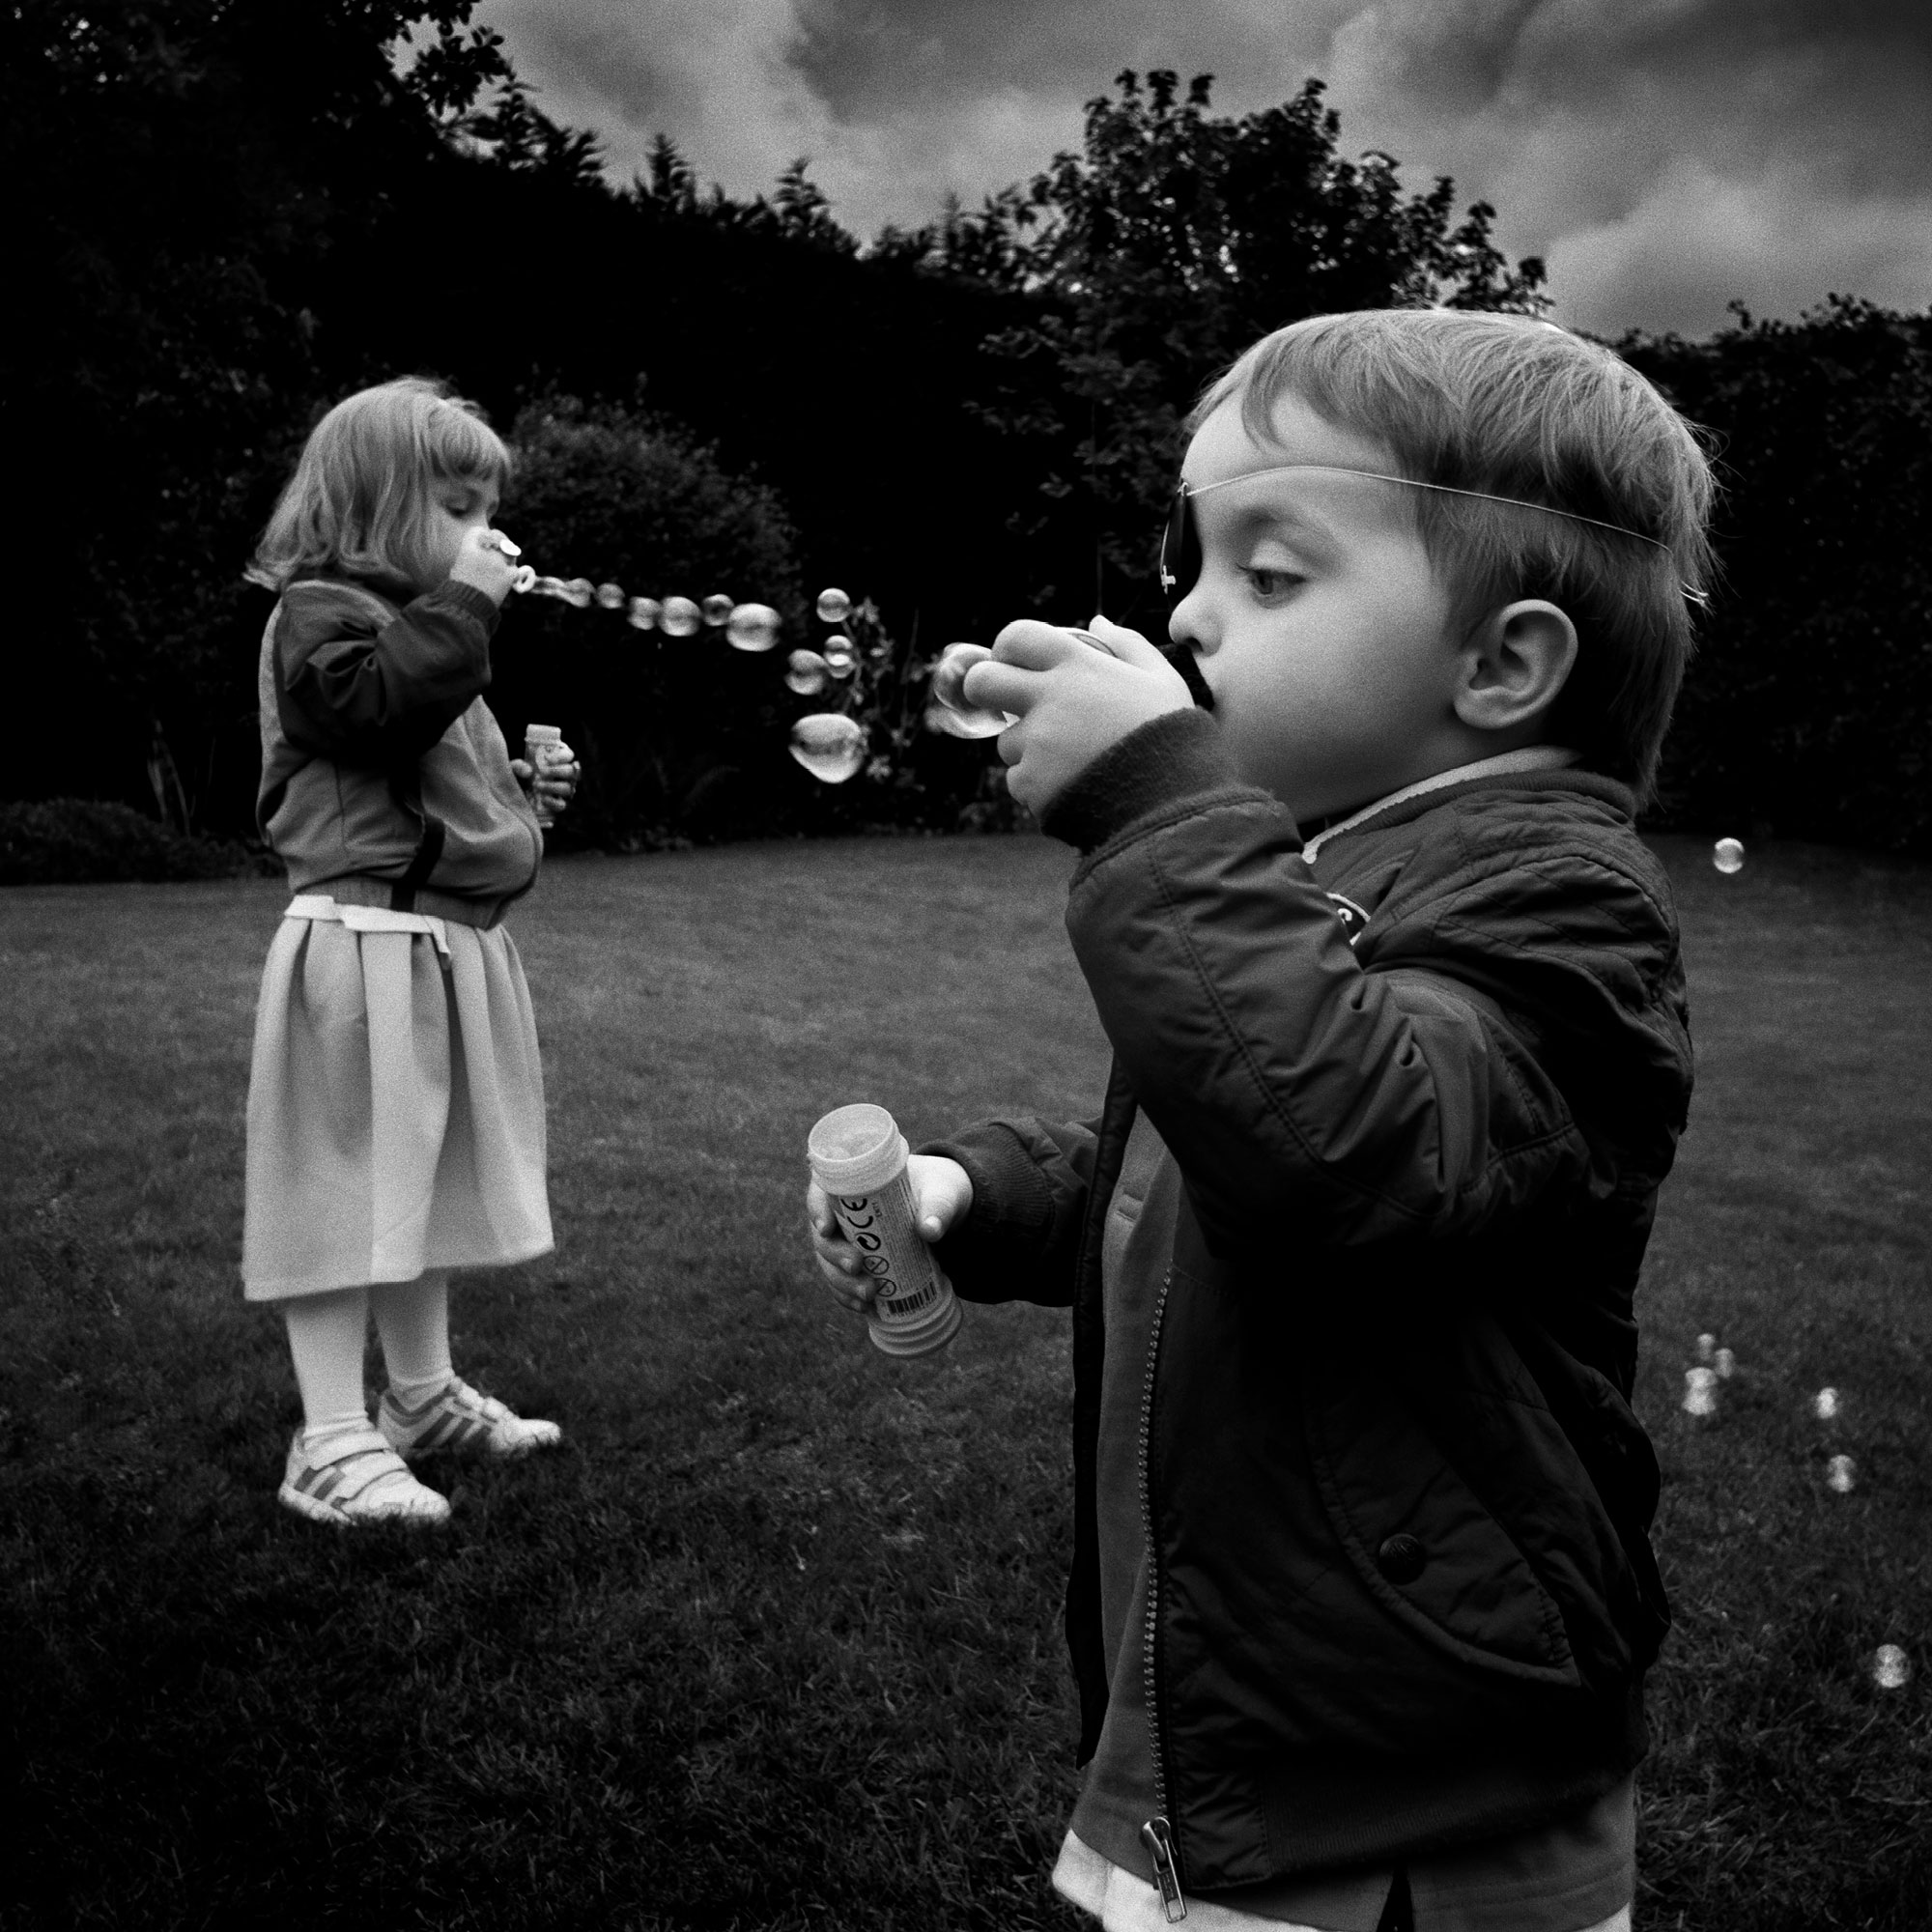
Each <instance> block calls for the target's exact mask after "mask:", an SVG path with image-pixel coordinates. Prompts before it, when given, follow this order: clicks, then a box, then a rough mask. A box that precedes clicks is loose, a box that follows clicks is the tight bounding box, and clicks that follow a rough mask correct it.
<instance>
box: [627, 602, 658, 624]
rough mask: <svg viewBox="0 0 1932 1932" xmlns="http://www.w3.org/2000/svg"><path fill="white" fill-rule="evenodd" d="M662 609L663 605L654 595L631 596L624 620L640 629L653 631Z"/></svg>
mask: <svg viewBox="0 0 1932 1932" xmlns="http://www.w3.org/2000/svg"><path fill="white" fill-rule="evenodd" d="M663 610H664V606H663V605H662V604H660V603H659V602H658V600H657V599H656V598H655V597H633V598H632V599H631V608H630V610H629V611H628V612H627V613H626V615H625V621H626V622H627V623H631V624H635V625H636V626H637V627H638V629H639V630H640V631H655V630H656V629H657V627H658V616H659V613H660V612H661V611H663Z"/></svg>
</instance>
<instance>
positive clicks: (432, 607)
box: [274, 583, 498, 767]
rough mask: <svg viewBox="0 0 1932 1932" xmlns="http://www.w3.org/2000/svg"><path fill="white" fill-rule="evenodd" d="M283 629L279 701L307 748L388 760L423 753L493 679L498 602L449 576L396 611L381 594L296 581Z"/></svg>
mask: <svg viewBox="0 0 1932 1932" xmlns="http://www.w3.org/2000/svg"><path fill="white" fill-rule="evenodd" d="M283 603H284V609H283V612H282V616H281V621H280V623H279V624H278V626H277V629H276V633H275V665H274V668H275V702H276V708H277V711H278V714H279V717H280V722H281V727H282V735H283V736H284V737H285V738H286V739H287V740H288V741H289V743H290V744H291V745H293V746H294V747H295V748H296V749H297V750H298V751H300V752H305V753H309V754H310V755H312V756H317V757H325V758H333V759H335V760H337V761H338V762H340V763H343V764H347V765H362V766H372V767H380V766H384V765H389V764H393V763H396V762H399V761H407V760H411V759H413V758H417V757H420V756H421V754H422V753H424V752H426V751H428V749H429V748H430V747H431V746H432V745H434V744H435V743H436V742H437V740H438V739H440V737H441V736H442V734H443V733H444V732H445V731H446V730H448V728H449V727H450V725H452V724H454V723H455V721H456V720H457V719H458V718H460V717H461V716H462V715H463V713H464V712H465V711H467V710H468V709H469V705H470V703H471V702H472V701H473V700H474V698H475V697H476V696H477V695H478V694H479V693H480V692H481V691H482V690H483V689H484V688H485V687H486V686H487V685H488V684H489V682H490V638H491V635H492V633H493V632H494V631H495V630H496V628H497V614H498V613H497V607H496V605H495V604H493V603H492V602H491V601H490V599H489V598H488V597H486V596H484V594H483V593H482V592H481V591H480V590H477V589H475V588H473V587H472V586H471V585H469V584H467V583H442V584H440V585H439V586H438V587H437V588H436V589H434V590H432V591H429V592H427V593H426V594H425V595H423V596H421V597H418V598H416V599H414V600H413V601H412V603H410V604H408V605H406V606H404V608H403V609H402V610H401V611H395V612H393V614H392V613H391V611H390V607H389V606H387V605H386V604H385V603H384V601H383V600H382V599H380V598H379V597H377V596H375V595H374V594H373V593H372V592H367V591H360V590H357V589H355V588H353V587H351V586H348V585H341V584H333V583H303V584H295V585H292V586H291V587H290V589H289V590H288V591H287V592H286V593H285V596H284V599H283Z"/></svg>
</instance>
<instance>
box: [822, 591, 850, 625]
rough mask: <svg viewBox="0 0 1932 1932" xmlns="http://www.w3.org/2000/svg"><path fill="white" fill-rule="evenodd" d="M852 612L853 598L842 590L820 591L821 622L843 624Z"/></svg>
mask: <svg viewBox="0 0 1932 1932" xmlns="http://www.w3.org/2000/svg"><path fill="white" fill-rule="evenodd" d="M851 614H852V600H851V598H849V597H848V596H846V594H845V593H844V591H842V590H821V591H820V592H819V593H818V621H819V622H820V623H821V624H842V623H843V622H844V621H845V619H846V618H847V617H849V616H850V615H851Z"/></svg>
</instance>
